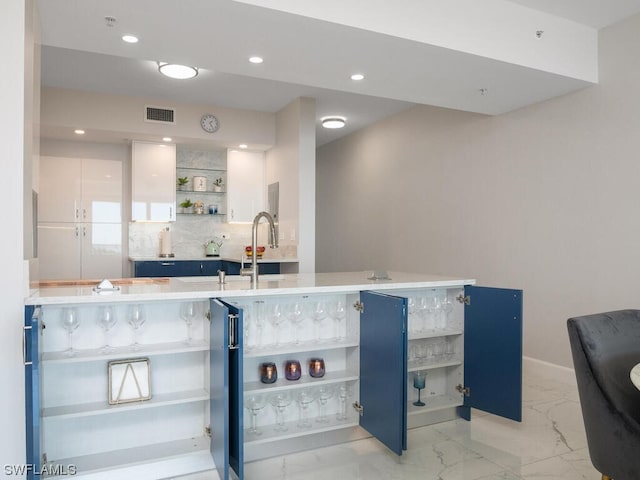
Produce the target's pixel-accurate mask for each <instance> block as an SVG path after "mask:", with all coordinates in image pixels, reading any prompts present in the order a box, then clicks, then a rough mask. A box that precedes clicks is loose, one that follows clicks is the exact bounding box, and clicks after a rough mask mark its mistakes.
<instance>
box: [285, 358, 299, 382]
mask: <svg viewBox="0 0 640 480" xmlns="http://www.w3.org/2000/svg"><path fill="white" fill-rule="evenodd" d="M284 376H285V378H286V379H287V380H300V377H301V376H302V368H301V367H300V362H299V361H298V360H287V361H286V362H285V364H284Z"/></svg>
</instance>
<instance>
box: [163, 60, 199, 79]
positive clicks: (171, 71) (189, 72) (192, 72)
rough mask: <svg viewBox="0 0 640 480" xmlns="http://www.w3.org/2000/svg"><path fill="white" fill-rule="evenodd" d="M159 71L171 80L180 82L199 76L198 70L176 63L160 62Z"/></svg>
mask: <svg viewBox="0 0 640 480" xmlns="http://www.w3.org/2000/svg"><path fill="white" fill-rule="evenodd" d="M158 71H159V72H160V73H161V74H163V75H165V76H167V77H169V78H177V79H178V80H185V79H187V78H193V77H195V76H196V75H198V69H197V68H195V67H189V66H187V65H178V64H176V63H162V62H158Z"/></svg>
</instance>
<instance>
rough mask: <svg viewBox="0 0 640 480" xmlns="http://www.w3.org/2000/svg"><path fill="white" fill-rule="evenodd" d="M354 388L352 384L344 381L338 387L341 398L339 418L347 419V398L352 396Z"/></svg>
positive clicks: (341, 419)
mask: <svg viewBox="0 0 640 480" xmlns="http://www.w3.org/2000/svg"><path fill="white" fill-rule="evenodd" d="M352 390H353V388H352V387H351V385H350V384H347V383H344V384H342V385H340V386H339V387H338V400H340V411H339V412H338V415H337V416H336V417H337V418H338V420H340V421H344V420H346V419H347V399H349V397H351V392H352Z"/></svg>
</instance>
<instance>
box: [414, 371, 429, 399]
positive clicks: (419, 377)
mask: <svg viewBox="0 0 640 480" xmlns="http://www.w3.org/2000/svg"><path fill="white" fill-rule="evenodd" d="M425 375H426V374H424V373H422V372H415V373H414V374H413V388H416V389H418V400H416V401H415V402H413V404H414V405H415V406H416V407H424V406H425V405H426V404H425V403H424V402H423V401H421V400H420V391H421V390H422V389H423V388H424V384H425V378H424V377H425Z"/></svg>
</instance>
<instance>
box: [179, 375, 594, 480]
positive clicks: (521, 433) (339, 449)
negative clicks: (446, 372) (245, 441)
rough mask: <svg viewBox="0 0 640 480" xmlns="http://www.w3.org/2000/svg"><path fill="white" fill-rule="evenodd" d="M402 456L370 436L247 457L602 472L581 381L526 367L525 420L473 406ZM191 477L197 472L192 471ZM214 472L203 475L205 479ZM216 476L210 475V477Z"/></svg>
mask: <svg viewBox="0 0 640 480" xmlns="http://www.w3.org/2000/svg"><path fill="white" fill-rule="evenodd" d="M408 442H409V450H408V451H407V452H405V453H404V454H403V455H402V456H401V457H397V456H396V455H394V454H393V453H391V452H390V451H388V450H387V449H386V448H385V447H384V446H382V444H380V443H379V442H378V441H377V440H373V439H365V440H359V441H354V442H350V443H346V444H341V445H336V446H331V447H326V448H322V449H318V450H315V451H313V452H302V453H296V454H291V455H286V456H281V457H276V458H272V459H268V460H261V461H257V462H252V463H248V464H246V465H245V478H246V479H247V480H329V479H340V480H355V479H362V480H413V479H420V480H520V479H522V480H543V479H544V480H599V479H600V478H601V477H600V474H599V473H598V472H597V471H596V470H595V469H594V468H593V466H592V465H591V462H590V460H589V452H588V449H587V442H586V437H585V433H584V427H583V423H582V415H581V411H580V405H579V402H578V393H577V390H576V387H575V385H571V384H567V383H563V382H561V381H558V380H553V379H550V378H544V377H543V376H540V375H537V374H535V373H530V372H526V373H525V377H524V379H523V421H522V423H518V422H513V421H510V420H505V419H502V418H500V417H496V416H494V415H490V414H485V413H482V412H477V411H474V412H473V415H472V421H471V422H467V421H465V420H455V421H450V422H445V423H440V424H436V425H431V426H428V427H422V428H416V429H412V430H410V431H409V436H408ZM190 478H191V477H190ZM200 478H202V479H204V478H207V477H205V476H202V477H200V476H198V479H200ZM209 478H210V477H209Z"/></svg>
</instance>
